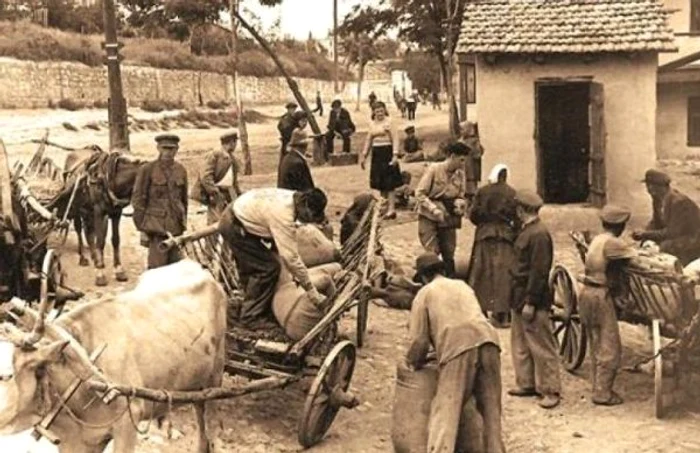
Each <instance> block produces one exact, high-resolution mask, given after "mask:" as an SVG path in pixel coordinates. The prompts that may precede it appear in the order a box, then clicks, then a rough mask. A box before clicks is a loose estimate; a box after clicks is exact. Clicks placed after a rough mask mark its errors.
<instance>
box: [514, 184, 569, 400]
mask: <svg viewBox="0 0 700 453" xmlns="http://www.w3.org/2000/svg"><path fill="white" fill-rule="evenodd" d="M515 199H516V203H517V207H516V214H517V216H518V217H519V218H520V222H521V224H522V229H521V231H520V234H519V235H518V237H517V239H516V240H515V261H514V266H513V268H512V269H511V276H512V277H513V279H512V286H511V299H510V300H511V309H512V324H511V348H512V350H513V368H514V369H515V380H516V383H517V388H514V389H512V390H509V391H508V394H509V395H511V396H521V397H528V396H540V397H541V398H542V399H541V400H540V402H539V405H540V406H541V407H543V408H545V409H551V408H553V407H556V406H557V405H558V404H559V399H560V393H561V382H560V377H559V357H558V355H557V346H556V342H555V340H554V335H553V334H552V326H551V323H550V320H549V309H550V306H551V296H550V294H549V284H548V279H549V271H550V269H551V267H552V260H553V252H554V246H553V243H552V236H551V235H550V234H549V231H547V227H545V225H544V224H543V223H542V221H541V220H540V218H539V215H538V213H539V210H540V208H541V207H542V199H541V198H540V197H539V196H538V195H537V194H536V193H533V192H530V191H525V190H522V191H518V192H517V194H516V197H515Z"/></svg>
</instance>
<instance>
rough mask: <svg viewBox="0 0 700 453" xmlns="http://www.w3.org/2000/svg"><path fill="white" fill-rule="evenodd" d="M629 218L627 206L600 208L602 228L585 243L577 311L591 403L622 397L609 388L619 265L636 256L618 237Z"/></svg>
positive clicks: (617, 348)
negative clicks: (583, 337)
mask: <svg viewBox="0 0 700 453" xmlns="http://www.w3.org/2000/svg"><path fill="white" fill-rule="evenodd" d="M629 218H630V211H629V210H628V209H626V208H623V207H619V206H614V205H606V206H605V207H603V209H602V211H601V212H600V220H601V222H602V224H603V230H604V231H603V232H602V233H601V234H599V235H597V236H596V237H595V238H593V240H592V241H591V243H590V245H589V246H588V252H587V253H586V262H585V276H584V279H583V289H582V290H581V294H580V295H579V314H580V315H581V322H582V323H583V326H584V328H585V331H586V337H587V338H588V344H589V348H590V351H591V365H592V366H591V378H592V383H593V403H594V404H599V405H603V406H613V405H616V404H622V398H620V397H619V396H618V395H617V394H616V393H615V392H613V390H612V388H613V384H614V382H615V376H616V375H617V370H618V369H619V368H620V357H621V353H622V345H621V342H620V329H619V327H618V325H617V316H616V315H615V302H614V298H615V297H617V296H619V295H620V291H621V290H620V288H622V285H621V284H620V283H621V278H622V273H621V270H622V266H624V265H625V264H626V263H627V260H629V259H630V258H633V257H634V256H635V255H636V252H635V251H634V250H633V249H632V248H631V247H629V246H628V245H627V244H625V243H624V241H622V240H621V239H620V235H621V234H622V232H623V231H624V230H625V225H626V224H627V221H628V220H629Z"/></svg>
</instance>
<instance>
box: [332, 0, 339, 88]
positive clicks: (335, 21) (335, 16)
mask: <svg viewBox="0 0 700 453" xmlns="http://www.w3.org/2000/svg"><path fill="white" fill-rule="evenodd" d="M333 68H334V80H333V92H334V93H335V94H338V77H339V73H338V0H333Z"/></svg>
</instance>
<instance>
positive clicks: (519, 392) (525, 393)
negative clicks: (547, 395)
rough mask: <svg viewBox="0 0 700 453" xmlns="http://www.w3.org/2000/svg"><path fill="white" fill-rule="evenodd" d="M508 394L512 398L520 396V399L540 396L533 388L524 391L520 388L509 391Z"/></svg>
mask: <svg viewBox="0 0 700 453" xmlns="http://www.w3.org/2000/svg"><path fill="white" fill-rule="evenodd" d="M508 394H509V395H510V396H518V397H528V396H539V394H538V393H537V390H535V389H533V388H526V389H523V388H520V387H518V388H514V389H510V390H508Z"/></svg>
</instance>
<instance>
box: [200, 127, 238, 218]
mask: <svg viewBox="0 0 700 453" xmlns="http://www.w3.org/2000/svg"><path fill="white" fill-rule="evenodd" d="M237 144H238V131H233V132H229V133H226V134H224V135H222V136H221V148H220V149H217V150H214V151H212V152H210V153H209V154H208V155H207V159H206V163H205V166H204V171H203V172H202V174H201V176H200V177H199V178H197V181H196V182H195V184H194V185H193V186H192V191H191V193H190V198H191V199H193V200H196V201H198V202H200V203H202V204H203V205H205V206H206V207H207V225H211V224H212V223H216V222H218V221H219V218H220V217H221V213H222V211H223V210H224V208H225V207H226V206H227V205H228V204H229V203H231V201H233V200H234V199H236V197H237V196H238V195H240V194H241V189H240V187H239V186H238V172H239V169H240V166H239V165H238V161H237V160H236V158H235V157H234V155H233V153H234V152H235V151H236V145H237ZM229 170H230V171H231V176H232V182H231V186H228V187H223V186H220V185H219V184H220V183H221V182H222V181H224V180H225V178H226V176H227V175H228V172H229Z"/></svg>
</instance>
